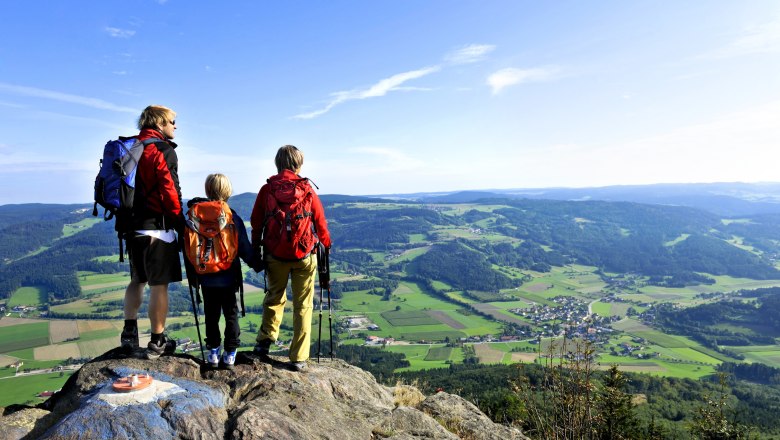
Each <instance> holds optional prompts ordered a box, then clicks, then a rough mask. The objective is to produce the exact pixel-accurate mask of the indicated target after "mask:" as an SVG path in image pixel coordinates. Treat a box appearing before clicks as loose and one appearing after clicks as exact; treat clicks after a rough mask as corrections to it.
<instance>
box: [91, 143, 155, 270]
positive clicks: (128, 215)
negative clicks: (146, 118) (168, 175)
mask: <svg viewBox="0 0 780 440" xmlns="http://www.w3.org/2000/svg"><path fill="white" fill-rule="evenodd" d="M155 142H161V140H160V139H158V138H149V139H146V140H144V141H139V140H138V139H136V138H135V137H121V136H120V137H119V139H116V140H111V141H108V142H106V146H105V147H103V159H101V160H100V171H99V172H98V175H97V177H96V178H95V204H94V206H93V208H92V215H93V216H95V217H97V215H98V209H97V205H98V204H99V205H100V206H102V207H103V209H104V210H103V219H104V220H106V221H108V220H111V219H112V218H114V217H116V224H115V225H114V229H115V230H116V231H117V237H118V238H119V261H120V262H121V261H124V258H123V254H124V252H123V249H122V239H123V238H124V237H123V235H124V234H125V233H126V232H129V231H130V230H131V229H132V212H133V200H134V199H135V174H136V170H137V169H138V161H139V160H140V159H141V154H143V152H144V147H146V146H147V145H149V144H153V143H155Z"/></svg>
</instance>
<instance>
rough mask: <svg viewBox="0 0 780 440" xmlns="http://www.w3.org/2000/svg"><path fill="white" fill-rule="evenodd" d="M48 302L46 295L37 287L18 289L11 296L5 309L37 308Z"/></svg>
mask: <svg viewBox="0 0 780 440" xmlns="http://www.w3.org/2000/svg"><path fill="white" fill-rule="evenodd" d="M48 302H49V300H48V294H47V293H46V292H44V291H43V290H42V289H40V288H38V287H20V288H18V289H16V292H14V294H13V295H11V298H10V299H9V300H8V304H7V307H8V308H9V309H11V308H14V307H16V306H33V307H37V306H40V305H42V304H47V303H48Z"/></svg>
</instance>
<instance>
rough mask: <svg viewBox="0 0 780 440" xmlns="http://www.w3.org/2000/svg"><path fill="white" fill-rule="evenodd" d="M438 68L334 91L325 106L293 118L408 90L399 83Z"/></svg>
mask: <svg viewBox="0 0 780 440" xmlns="http://www.w3.org/2000/svg"><path fill="white" fill-rule="evenodd" d="M440 69H441V68H440V67H439V66H432V67H425V68H422V69H418V70H412V71H409V72H402V73H398V74H396V75H393V76H391V77H389V78H385V79H382V80H380V81H378V82H377V83H376V84H374V85H372V86H370V87H368V88H365V89H352V90H347V91H341V92H335V93H332V94H331V96H333V99H332V100H331V101H330V102H329V103H328V104H326V105H325V107H323V108H321V109H319V110H315V111H313V112H309V113H301V114H298V115H295V116H293V118H294V119H312V118H316V117H317V116H320V115H323V114H325V113H327V112H329V111H330V110H331V109H332V108H333V107H335V106H337V105H339V104H343V103H345V102H347V101H354V100H360V99H368V98H377V97H380V96H385V95H387V93H388V92H391V91H397V90H402V89H404V90H410V89H409V88H408V87H405V88H402V87H401V85H402V84H404V83H405V82H407V81H411V80H413V79H417V78H421V77H423V76H426V75H430V74H431V73H434V72H437V71H439V70H440Z"/></svg>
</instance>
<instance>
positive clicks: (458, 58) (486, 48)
mask: <svg viewBox="0 0 780 440" xmlns="http://www.w3.org/2000/svg"><path fill="white" fill-rule="evenodd" d="M495 48H496V46H494V45H492V44H470V45H468V46H464V47H461V48H460V49H457V50H455V51H453V52H451V53H449V54H447V55H446V56H445V57H444V60H445V61H447V62H449V63H452V64H468V63H476V62H477V61H480V60H482V59H483V58H484V57H485V55H487V54H488V53H490V52H492V51H493V50H495Z"/></svg>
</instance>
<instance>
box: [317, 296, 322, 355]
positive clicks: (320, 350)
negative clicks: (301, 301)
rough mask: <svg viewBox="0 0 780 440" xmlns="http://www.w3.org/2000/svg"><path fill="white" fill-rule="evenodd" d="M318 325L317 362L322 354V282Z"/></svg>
mask: <svg viewBox="0 0 780 440" xmlns="http://www.w3.org/2000/svg"><path fill="white" fill-rule="evenodd" d="M319 326H320V329H319V331H318V332H317V363H318V364H319V363H320V356H321V355H322V349H321V344H322V284H320V319H319Z"/></svg>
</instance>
